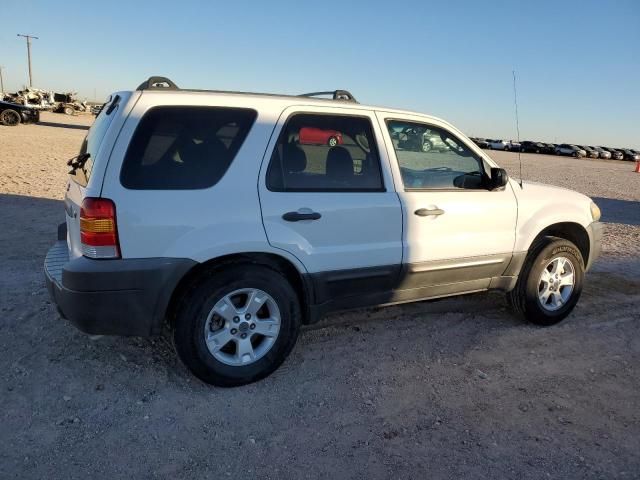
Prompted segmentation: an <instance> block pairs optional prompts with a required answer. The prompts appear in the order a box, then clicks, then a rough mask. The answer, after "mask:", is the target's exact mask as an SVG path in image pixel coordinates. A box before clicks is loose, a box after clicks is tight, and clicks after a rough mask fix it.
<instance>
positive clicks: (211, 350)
mask: <svg viewBox="0 0 640 480" xmlns="http://www.w3.org/2000/svg"><path fill="white" fill-rule="evenodd" d="M300 323H301V314H300V303H299V301H298V297H297V295H296V293H295V291H294V290H293V288H292V287H291V285H290V284H289V282H288V281H287V279H286V278H285V277H284V276H283V275H281V274H280V273H279V272H277V271H275V270H272V269H270V268H267V267H262V266H253V265H238V266H230V267H228V268H225V269H219V270H216V271H214V272H211V274H210V275H206V276H203V277H202V278H201V280H200V281H199V282H197V283H196V284H194V286H193V287H192V288H191V289H190V290H189V291H188V292H187V293H186V294H185V295H184V296H183V298H182V299H181V301H180V303H179V305H178V308H177V312H176V319H175V330H174V344H175V347H176V351H177V353H178V355H179V357H180V358H181V359H182V361H183V362H184V363H185V365H186V366H187V367H188V368H189V370H191V372H192V373H193V374H194V375H195V376H197V377H198V378H200V379H201V380H202V381H204V382H207V383H210V384H213V385H218V386H223V387H232V386H237V385H244V384H247V383H251V382H254V381H256V380H260V379H261V378H264V377H266V376H267V375H269V374H270V373H272V372H273V371H274V370H275V369H276V368H278V367H279V366H280V364H282V362H283V361H284V360H285V358H286V357H287V356H288V355H289V352H291V349H292V348H293V346H294V345H295V342H296V339H297V337H298V331H299V328H300Z"/></svg>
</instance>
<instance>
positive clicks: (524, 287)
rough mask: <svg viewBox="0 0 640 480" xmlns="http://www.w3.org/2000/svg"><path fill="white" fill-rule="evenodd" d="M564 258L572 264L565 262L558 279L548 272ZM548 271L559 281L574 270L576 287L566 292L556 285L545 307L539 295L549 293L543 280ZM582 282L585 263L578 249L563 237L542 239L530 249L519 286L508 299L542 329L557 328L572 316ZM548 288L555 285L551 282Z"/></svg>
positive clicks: (552, 277) (564, 287)
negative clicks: (550, 267)
mask: <svg viewBox="0 0 640 480" xmlns="http://www.w3.org/2000/svg"><path fill="white" fill-rule="evenodd" d="M562 259H564V260H568V262H569V264H567V263H566V262H565V263H564V267H563V269H562V270H560V271H559V272H558V275H559V277H558V278H557V279H555V278H556V277H554V274H553V271H551V272H549V266H550V265H554V264H555V265H560V264H562ZM556 262H557V263H556ZM545 269H546V270H547V272H549V274H550V275H549V276H550V277H551V280H552V281H554V279H555V281H556V282H557V281H558V280H561V279H562V277H563V276H566V275H568V273H567V272H568V271H570V270H572V271H573V285H572V287H571V289H570V290H567V288H568V285H565V286H560V287H559V288H558V287H557V285H558V284H557V283H556V284H555V286H556V288H555V291H553V292H551V293H550V294H549V298H548V300H547V304H546V306H543V303H542V300H541V298H540V295H543V294H544V293H549V292H548V290H547V289H546V288H545V287H544V284H545V283H544V282H543V280H542V275H543V270H545ZM552 269H553V267H552ZM562 272H564V273H562ZM545 275H547V274H545ZM583 280H584V260H583V258H582V254H581V253H580V251H579V250H578V248H577V247H576V246H575V245H574V244H573V243H572V242H570V241H568V240H565V239H562V238H557V237H543V238H541V239H539V240H537V241H536V242H535V244H534V245H532V246H531V248H530V249H529V254H528V255H527V259H526V260H525V264H524V265H523V267H522V271H521V272H520V275H519V277H518V281H517V283H516V286H515V288H514V289H513V290H512V291H511V292H509V293H508V294H507V300H508V301H509V303H510V305H511V306H512V308H513V309H514V310H515V311H516V312H518V313H521V314H522V315H524V317H525V318H526V319H527V320H528V321H529V322H531V323H534V324H536V325H540V326H550V325H555V324H556V323H559V322H560V321H562V320H563V319H564V318H565V317H566V316H567V315H569V314H570V313H571V312H572V311H573V308H574V307H575V306H576V303H578V300H579V299H580V294H581V293H582V283H583ZM546 285H549V286H553V285H552V284H551V283H550V282H548V283H546ZM565 295H566V298H564V297H565ZM558 297H560V298H562V299H563V300H562V302H560V304H558V303H557V302H556V299H558Z"/></svg>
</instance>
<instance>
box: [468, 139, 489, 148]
mask: <svg viewBox="0 0 640 480" xmlns="http://www.w3.org/2000/svg"><path fill="white" fill-rule="evenodd" d="M469 138H470V139H471V141H472V142H473V143H475V144H476V145H477V146H479V147H480V148H489V142H488V141H487V140H486V139H485V138H477V137H469Z"/></svg>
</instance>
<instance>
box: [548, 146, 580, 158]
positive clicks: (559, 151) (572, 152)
mask: <svg viewBox="0 0 640 480" xmlns="http://www.w3.org/2000/svg"><path fill="white" fill-rule="evenodd" d="M555 154H556V155H565V156H569V157H575V158H583V157H586V156H587V152H585V151H584V150H582V149H581V148H579V147H578V146H576V145H570V144H568V143H563V144H561V145H558V146H557V147H556V150H555Z"/></svg>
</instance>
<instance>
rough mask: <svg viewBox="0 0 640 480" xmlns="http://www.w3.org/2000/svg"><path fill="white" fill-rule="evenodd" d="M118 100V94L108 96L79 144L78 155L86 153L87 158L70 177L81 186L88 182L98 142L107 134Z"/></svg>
mask: <svg viewBox="0 0 640 480" xmlns="http://www.w3.org/2000/svg"><path fill="white" fill-rule="evenodd" d="M120 100H121V99H120V96H119V95H115V96H114V97H110V98H109V99H108V100H107V102H106V103H105V105H104V107H103V108H102V110H101V111H100V113H99V114H98V116H97V117H96V119H95V121H94V122H93V125H91V128H90V129H89V133H88V134H87V136H86V137H85V139H84V141H83V142H82V145H81V146H80V153H79V156H80V155H84V154H86V153H88V154H89V158H88V159H87V161H86V162H85V163H84V165H83V167H82V168H79V169H77V170H76V171H75V175H73V176H71V177H72V178H73V179H74V180H75V181H76V182H77V183H79V184H80V185H82V186H86V185H87V183H88V182H89V177H91V170H92V169H93V162H94V160H95V158H96V157H97V156H98V150H99V149H100V144H101V143H102V140H103V139H104V136H105V135H106V134H107V130H109V125H111V121H112V120H113V118H114V117H115V116H116V115H115V112H117V111H118V108H119V107H120Z"/></svg>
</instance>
